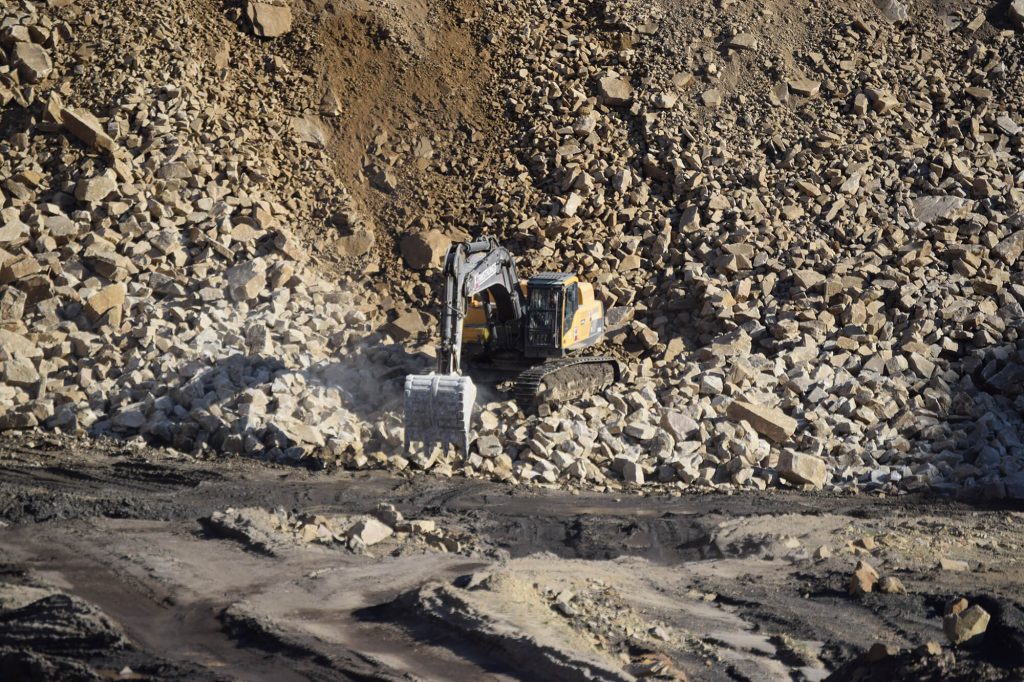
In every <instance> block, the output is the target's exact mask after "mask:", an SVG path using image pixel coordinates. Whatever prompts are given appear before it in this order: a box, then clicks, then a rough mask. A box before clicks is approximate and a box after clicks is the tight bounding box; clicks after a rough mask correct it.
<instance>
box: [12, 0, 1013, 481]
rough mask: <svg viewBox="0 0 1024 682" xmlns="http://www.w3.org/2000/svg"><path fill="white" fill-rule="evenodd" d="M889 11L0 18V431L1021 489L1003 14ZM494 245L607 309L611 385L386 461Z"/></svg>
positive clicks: (564, 477) (375, 462) (517, 10)
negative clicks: (551, 272) (406, 381)
mask: <svg viewBox="0 0 1024 682" xmlns="http://www.w3.org/2000/svg"><path fill="white" fill-rule="evenodd" d="M882 4H883V5H884V6H879V5H876V4H874V3H872V2H847V3H842V4H839V5H829V6H820V5H817V4H812V3H809V2H799V3H767V4H763V5H757V6H753V5H751V6H747V5H742V4H739V3H731V2H724V3H710V2H697V3H691V2H687V3H683V2H677V1H675V0H660V2H654V3H651V2H643V3H641V2H617V1H613V0H608V1H607V2H590V1H582V0H580V1H574V2H558V3H543V2H542V3H533V2H529V3H528V2H519V1H518V0H509V1H506V2H493V3H483V2H481V3H473V2H468V1H466V2H456V1H454V0H452V1H450V2H446V3H441V4H438V5H437V6H431V7H427V6H422V7H421V6H420V5H418V4H416V3H388V2H383V3H379V4H377V5H373V6H368V5H366V4H363V3H355V2H353V3H349V2H339V3H333V4H331V5H329V6H328V5H326V4H324V3H319V2H298V1H296V2H292V3H290V4H288V3H283V2H275V3H245V4H243V5H240V6H229V7H226V8H224V7H222V6H220V5H219V4H217V3H212V2H199V3H185V2H168V3H160V4H159V5H152V6H151V5H150V4H148V3H142V4H140V3H138V2H136V1H135V0H118V1H117V2H111V3H94V2H83V1H79V2H63V1H59V2H50V3H49V4H48V5H43V4H39V3H36V4H33V3H30V2H24V3H21V4H18V5H8V6H5V8H4V10H3V11H4V13H5V14H4V19H3V24H2V26H3V28H2V30H0V44H2V45H3V51H4V56H3V61H2V62H0V102H2V103H3V105H4V108H3V119H2V121H3V129H4V141H3V142H2V143H0V144H2V146H3V149H4V155H3V162H2V163H3V165H2V166H0V168H2V169H3V173H2V175H3V176H4V177H6V178H7V179H6V180H4V181H3V182H2V183H0V184H2V186H3V187H2V190H0V191H2V192H3V194H2V201H3V204H2V206H3V209H2V211H3V212H2V216H3V218H2V221H0V223H2V225H0V248H2V249H3V251H2V252H0V260H2V268H0V282H2V284H0V287H2V293H0V317H2V318H3V329H2V331H0V333H2V334H3V335H4V337H3V338H4V343H3V351H0V354H2V357H3V364H2V371H0V378H2V379H3V388H2V389H0V390H2V392H0V405H2V407H0V410H2V411H3V415H2V417H0V424H2V425H3V427H4V428H32V427H36V426H42V427H46V428H51V429H53V428H60V429H62V430H88V431H89V432H92V433H98V434H103V433H113V434H117V435H120V436H129V437H130V436H134V435H141V436H143V437H145V438H147V439H150V440H155V441H161V442H169V443H171V444H173V445H174V446H176V447H179V448H182V449H210V450H213V451H217V452H224V453H232V452H245V453H248V454H252V455H256V456H264V457H270V458H275V459H282V458H283V459H292V458H295V459H298V458H307V459H308V460H310V461H316V462H335V461H336V462H338V463H339V464H341V465H344V466H350V467H366V466H390V467H393V468H397V469H405V468H408V467H411V468H414V469H427V470H433V471H437V472H440V473H447V474H450V473H452V472H455V471H461V472H464V473H466V474H467V475H485V476H492V477H497V478H501V479H507V480H516V481H537V482H541V483H547V484H557V485H568V486H576V485H584V486H596V487H603V488H607V489H618V488H620V487H622V486H641V485H649V484H652V483H662V484H666V485H671V486H675V487H677V488H680V489H685V488H687V487H689V486H721V487H739V488H765V487H767V486H770V485H771V486H774V485H783V486H789V485H796V486H807V487H842V488H846V487H859V488H865V489H884V490H916V489H922V488H936V489H950V490H962V491H965V492H966V493H968V494H972V495H981V496H985V497H995V498H1000V497H1004V496H1007V495H1010V496H1013V497H1022V496H1024V474H1022V473H1021V472H1022V468H1024V446H1022V444H1021V440H1020V428H1021V416H1020V411H1021V407H1022V403H1021V400H1022V398H1021V379H1022V377H1024V367H1022V364H1021V346H1020V341H1019V339H1018V334H1019V328H1020V323H1021V317H1022V315H1024V310H1022V308H1021V298H1022V296H1024V282H1022V279H1021V274H1022V273H1021V265H1020V255H1021V253H1022V250H1024V225H1022V224H1021V219H1020V217H1019V213H1018V212H1019V209H1020V204H1021V201H1022V199H1024V196H1022V194H1021V189H1020V188H1019V186H1018V185H1019V180H1018V178H1020V177H1021V174H1022V173H1024V166H1022V161H1021V153H1020V152H1021V146H1022V144H1024V135H1022V129H1021V127H1020V122H1021V121H1022V120H1024V117H1022V115H1021V110H1020V104H1019V103H1020V102H1021V101H1022V100H1021V95H1022V94H1024V93H1022V92H1021V90H1022V85H1021V83H1020V80H1019V79H1018V78H1016V77H1015V75H1014V74H1015V73H1016V72H1017V70H1018V69H1019V68H1020V64H1021V46H1022V32H1021V30H1020V26H1019V21H1018V19H1017V18H1018V17H1019V16H1020V15H1021V14H1020V13H1019V12H1017V10H1016V9H1015V7H1016V5H1013V6H1010V7H1004V6H1002V5H1000V6H998V7H996V6H993V5H991V4H990V3H981V2H933V3H915V4H913V5H908V6H904V5H902V4H900V3H898V2H885V3H882ZM113 36H117V37H118V39H114V38H113ZM482 233H493V234H497V235H498V236H500V237H501V238H503V239H505V240H507V241H508V243H509V244H510V245H511V246H512V248H513V249H514V250H515V251H516V252H517V253H518V254H519V255H521V256H522V258H523V261H524V266H526V268H524V269H526V270H527V271H529V272H533V271H538V270H541V269H545V268H556V269H567V270H572V271H576V272H579V273H580V274H581V275H582V276H583V277H584V278H586V279H588V280H591V281H594V282H596V283H597V285H598V289H599V292H600V294H599V295H600V296H601V298H602V299H603V300H604V301H605V303H606V305H607V306H608V308H609V314H610V318H611V320H612V321H613V322H614V325H613V326H614V330H613V332H612V334H611V335H610V340H609V350H610V351H611V352H616V353H619V354H621V355H622V356H623V357H624V358H626V359H627V362H628V364H629V365H630V371H629V373H628V376H627V377H626V381H625V382H624V383H623V384H622V385H620V386H617V387H615V388H613V389H611V390H609V391H608V392H607V393H606V394H605V395H602V396H595V397H593V398H592V399H589V400H586V401H581V402H579V403H577V404H573V405H562V406H550V407H551V408H552V409H550V410H549V409H547V407H545V408H544V409H542V410H541V411H540V413H541V414H539V415H524V414H521V413H520V412H519V410H518V408H517V407H516V406H515V405H514V404H513V403H511V402H509V401H505V400H504V399H503V398H504V396H502V395H495V396H493V397H494V398H495V400H494V402H491V403H489V404H487V405H485V406H484V407H483V410H482V414H481V415H480V418H479V420H478V423H477V427H478V436H479V437H478V439H477V440H476V445H475V446H474V447H473V448H472V449H473V452H472V453H470V455H469V456H468V457H465V458H464V457H462V456H461V455H457V456H451V457H448V458H446V457H444V456H440V455H439V454H438V453H429V454H428V455H427V456H415V457H411V458H408V459H407V458H406V457H405V456H402V454H401V453H400V452H399V449H400V444H401V440H402V439H401V430H400V412H399V411H398V407H399V393H400V381H401V377H402V376H403V375H404V374H405V372H407V371H418V370H422V369H426V368H428V367H429V365H430V355H431V348H432V340H431V338H430V334H431V332H432V331H433V330H432V328H431V318H430V315H428V314H426V313H428V312H430V311H432V310H433V306H436V294H435V292H436V285H437V265H438V261H439V258H440V254H441V253H443V249H444V247H445V245H446V244H447V243H448V241H449V240H451V239H458V238H464V237H465V236H466V235H468V234H472V235H477V234H482ZM421 311H423V312H421Z"/></svg>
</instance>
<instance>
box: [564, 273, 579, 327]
mask: <svg viewBox="0 0 1024 682" xmlns="http://www.w3.org/2000/svg"><path fill="white" fill-rule="evenodd" d="M579 297H580V288H579V286H578V285H577V284H576V283H575V282H574V283H572V284H570V285H569V286H567V287H565V317H564V319H563V320H562V333H563V334H565V333H566V332H568V331H569V329H570V328H571V327H572V319H573V318H574V317H576V310H577V309H578V308H579V307H580V304H579Z"/></svg>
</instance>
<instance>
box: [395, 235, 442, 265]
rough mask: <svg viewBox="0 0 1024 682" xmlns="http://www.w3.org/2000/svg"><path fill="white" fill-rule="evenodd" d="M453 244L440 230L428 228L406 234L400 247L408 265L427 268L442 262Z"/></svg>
mask: <svg viewBox="0 0 1024 682" xmlns="http://www.w3.org/2000/svg"><path fill="white" fill-rule="evenodd" d="M451 244H452V242H451V240H450V239H449V238H448V237H447V236H445V235H444V234H442V233H441V231H440V230H427V231H425V232H410V233H409V234H407V235H405V236H404V237H402V241H401V243H400V244H399V248H400V249H401V251H402V258H404V259H405V263H406V265H408V266H409V267H410V268H412V269H413V270H426V269H427V268H436V267H439V266H440V265H441V264H442V259H443V258H444V256H445V254H446V253H448V247H449V246H451Z"/></svg>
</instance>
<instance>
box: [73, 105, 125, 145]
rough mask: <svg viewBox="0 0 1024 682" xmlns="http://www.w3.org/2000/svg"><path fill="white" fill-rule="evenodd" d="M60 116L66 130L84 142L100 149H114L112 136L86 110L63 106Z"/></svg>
mask: <svg viewBox="0 0 1024 682" xmlns="http://www.w3.org/2000/svg"><path fill="white" fill-rule="evenodd" d="M60 117H61V123H62V124H63V125H64V127H65V128H66V129H67V130H68V132H70V133H71V134H72V135H74V136H75V137H77V138H78V139H79V140H81V141H82V142H84V143H85V144H87V145H89V146H90V147H94V148H95V149H99V150H100V151H105V152H113V151H114V148H115V144H114V140H113V138H111V137H110V136H109V135H107V134H106V133H105V132H103V126H102V125H100V122H99V121H97V120H96V117H95V116H93V115H92V114H90V113H89V112H88V111H81V110H78V109H72V108H70V107H65V108H63V109H61V111H60Z"/></svg>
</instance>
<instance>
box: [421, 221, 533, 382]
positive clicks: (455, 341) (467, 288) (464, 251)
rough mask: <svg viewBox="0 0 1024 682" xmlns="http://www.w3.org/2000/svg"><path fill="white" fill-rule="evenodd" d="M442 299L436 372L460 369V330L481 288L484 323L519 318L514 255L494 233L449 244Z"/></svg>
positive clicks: (523, 306)
mask: <svg viewBox="0 0 1024 682" xmlns="http://www.w3.org/2000/svg"><path fill="white" fill-rule="evenodd" d="M444 278H445V279H444V299H443V300H442V304H441V305H442V307H441V340H440V345H439V348H438V353H437V372H438V374H460V373H461V372H462V330H463V326H462V324H463V320H464V319H465V317H466V306H467V303H468V302H469V300H470V299H471V298H472V297H473V296H476V295H477V294H480V293H482V292H485V291H486V292H488V294H489V296H487V297H486V300H485V301H484V308H485V310H486V312H487V323H488V324H489V325H490V326H491V327H492V329H491V331H492V335H491V336H492V338H493V337H494V336H496V334H495V333H494V332H495V327H496V326H497V325H498V324H499V323H500V324H505V323H507V322H509V321H512V320H520V319H521V318H522V317H523V315H524V313H525V309H526V302H525V301H524V300H523V293H522V290H521V289H520V287H519V276H518V275H517V274H516V264H515V259H514V258H513V257H512V254H511V253H509V251H508V249H506V248H505V247H503V246H500V245H499V244H498V242H497V241H496V240H495V239H494V237H485V238H483V239H480V240H478V241H475V242H463V243H458V244H452V246H451V248H450V249H449V250H448V255H447V257H446V258H445V264H444Z"/></svg>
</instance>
